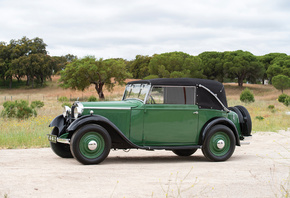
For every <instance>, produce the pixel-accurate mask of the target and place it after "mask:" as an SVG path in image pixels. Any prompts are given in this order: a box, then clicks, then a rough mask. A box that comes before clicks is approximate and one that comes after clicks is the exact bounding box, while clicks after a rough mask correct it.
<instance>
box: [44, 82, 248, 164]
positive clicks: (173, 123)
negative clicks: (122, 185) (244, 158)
mask: <svg viewBox="0 0 290 198" xmlns="http://www.w3.org/2000/svg"><path fill="white" fill-rule="evenodd" d="M49 127H54V128H53V130H52V132H51V134H48V139H49V141H50V144H51V148H52V150H53V151H54V152H55V153H56V154H57V155H58V156H60V157H63V158H69V157H74V158H76V159H77V160H78V161H79V162H81V163H83V164H98V163H100V162H102V161H103V160H104V159H106V157H107V156H108V154H109V152H110V150H111V149H145V150H157V149H158V150H159V149H162V150H171V151H173V152H174V153H175V154H176V155H178V156H190V155H192V154H193V153H194V152H195V151H196V150H197V149H199V148H200V149H202V152H203V154H204V156H205V157H206V158H207V159H209V160H212V161H225V160H227V159H228V158H230V157H231V155H232V154H233V152H234V150H235V146H236V145H237V146H240V145H241V144H242V143H244V144H248V143H249V142H247V141H246V139H248V137H250V136H251V129H252V122H251V117H250V114H249V112H248V111H247V109H246V108H245V107H243V106H236V107H229V108H228V107H227V100H226V95H225V90H224V86H223V84H221V83H219V82H217V81H213V80H205V79H193V78H175V79H152V80H139V81H132V82H129V83H127V85H126V88H125V92H124V95H123V99H122V101H111V102H107V101H104V102H79V101H76V102H74V104H73V105H72V107H71V108H70V107H68V106H65V108H64V112H63V114H62V115H59V116H57V117H56V118H55V119H54V120H53V121H52V122H51V123H50V125H49Z"/></svg>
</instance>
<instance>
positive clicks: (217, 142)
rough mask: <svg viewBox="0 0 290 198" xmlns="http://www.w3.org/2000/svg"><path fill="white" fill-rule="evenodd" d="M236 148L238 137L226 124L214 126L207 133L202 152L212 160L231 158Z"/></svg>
mask: <svg viewBox="0 0 290 198" xmlns="http://www.w3.org/2000/svg"><path fill="white" fill-rule="evenodd" d="M235 148H236V139H235V136H234V133H233V132H232V130H231V129H230V128H228V127H227V126H224V125H216V126H214V127H212V128H211V129H210V130H209V132H208V133H207V134H206V137H205V140H204V142H203V145H202V149H201V150H202V153H203V154H204V156H205V157H206V158H207V159H209V160H211V161H216V162H218V161H225V160H227V159H229V158H230V157H231V156H232V154H233V153H234V151H235Z"/></svg>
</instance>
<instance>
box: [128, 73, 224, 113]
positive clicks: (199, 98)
mask: <svg viewBox="0 0 290 198" xmlns="http://www.w3.org/2000/svg"><path fill="white" fill-rule="evenodd" d="M127 84H151V85H163V86H196V87H197V88H198V89H197V91H196V102H197V105H199V107H200V108H211V109H220V110H223V107H222V106H221V105H220V104H219V102H218V101H217V100H216V99H215V98H214V96H212V95H211V94H210V93H209V92H208V91H207V90H206V89H205V88H203V86H204V87H206V88H207V89H209V90H210V91H211V92H213V93H214V94H215V95H216V96H217V97H218V98H219V100H220V101H221V102H222V103H223V105H224V106H225V107H228V105H227V99H226V93H225V89H224V85H223V84H222V83H220V82H218V81H214V80H207V79H199V78H156V79H150V80H138V81H131V82H128V83H127ZM200 85H202V86H200Z"/></svg>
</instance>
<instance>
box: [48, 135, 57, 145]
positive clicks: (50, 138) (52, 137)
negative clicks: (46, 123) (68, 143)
mask: <svg viewBox="0 0 290 198" xmlns="http://www.w3.org/2000/svg"><path fill="white" fill-rule="evenodd" d="M47 137H48V140H49V141H50V142H53V143H56V140H57V136H56V135H51V134H47Z"/></svg>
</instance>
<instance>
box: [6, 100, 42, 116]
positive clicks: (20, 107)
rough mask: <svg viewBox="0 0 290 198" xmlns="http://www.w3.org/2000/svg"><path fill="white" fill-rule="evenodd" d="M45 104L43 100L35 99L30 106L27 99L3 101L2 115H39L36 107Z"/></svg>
mask: <svg viewBox="0 0 290 198" xmlns="http://www.w3.org/2000/svg"><path fill="white" fill-rule="evenodd" d="M43 106H44V103H43V102H41V101H33V102H32V103H31V105H30V106H28V101H26V100H15V101H14V102H13V101H7V102H4V103H3V107H4V109H3V111H2V112H1V116H3V117H8V118H18V119H27V118H29V117H32V116H37V112H36V109H37V108H41V107H43Z"/></svg>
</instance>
